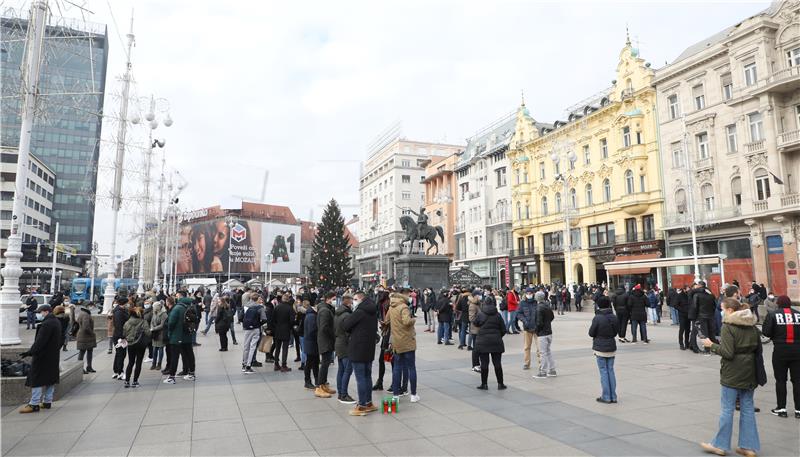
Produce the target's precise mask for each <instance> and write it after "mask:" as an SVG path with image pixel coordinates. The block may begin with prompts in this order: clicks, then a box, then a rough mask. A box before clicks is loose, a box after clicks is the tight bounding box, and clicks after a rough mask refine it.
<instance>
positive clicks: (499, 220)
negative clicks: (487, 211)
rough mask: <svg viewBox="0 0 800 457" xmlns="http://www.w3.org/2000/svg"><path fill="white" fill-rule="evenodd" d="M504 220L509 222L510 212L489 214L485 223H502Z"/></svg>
mask: <svg viewBox="0 0 800 457" xmlns="http://www.w3.org/2000/svg"><path fill="white" fill-rule="evenodd" d="M506 222H511V215H510V214H505V215H499V216H490V217H488V218H487V219H486V225H494V224H503V223H506Z"/></svg>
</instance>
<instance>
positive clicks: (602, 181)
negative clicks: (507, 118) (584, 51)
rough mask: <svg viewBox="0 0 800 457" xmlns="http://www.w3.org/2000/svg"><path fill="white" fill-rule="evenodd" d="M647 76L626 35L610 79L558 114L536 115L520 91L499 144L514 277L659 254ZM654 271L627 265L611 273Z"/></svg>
mask: <svg viewBox="0 0 800 457" xmlns="http://www.w3.org/2000/svg"><path fill="white" fill-rule="evenodd" d="M575 70H576V71H578V69H577V68H576V69H575ZM653 76H654V71H653V70H652V69H651V68H650V65H649V64H647V63H646V62H645V61H644V60H643V59H642V58H640V57H639V55H638V50H637V49H635V48H634V47H632V46H631V44H630V42H627V43H626V45H625V47H624V48H623V49H622V51H621V52H620V55H619V63H618V64H617V68H616V77H615V79H614V81H613V83H612V86H611V87H610V88H609V89H606V90H604V91H602V92H601V93H600V94H597V95H595V96H593V97H591V98H589V99H587V100H584V101H583V102H580V103H578V104H577V105H575V106H573V107H572V108H570V109H569V110H568V113H569V114H568V117H567V119H566V120H559V121H555V122H554V123H553V124H552V125H550V124H542V123H540V122H537V121H535V120H534V119H533V117H532V116H531V115H530V113H529V111H528V109H527V108H526V107H525V104H524V101H523V104H522V105H521V106H520V108H519V110H518V112H517V125H516V130H515V134H514V138H513V139H512V141H511V149H510V151H509V154H508V155H509V160H510V162H511V174H512V177H511V181H512V205H513V208H514V220H513V237H514V243H515V249H514V252H513V256H512V259H511V263H512V266H513V272H514V276H513V277H514V283H515V285H518V286H525V285H527V284H535V283H545V284H550V283H560V284H564V283H570V284H571V283H592V282H597V283H601V282H604V281H606V280H607V275H606V272H605V269H604V267H603V264H604V263H605V262H610V261H614V260H623V259H628V260H632V259H635V258H655V257H662V253H663V252H664V242H663V237H662V235H661V232H660V228H661V227H662V205H663V197H662V179H661V175H660V173H661V171H660V166H659V163H660V158H659V147H658V144H659V143H658V121H657V114H656V92H655V89H654V88H653V87H652V84H651V83H652V79H653ZM567 227H569V230H567ZM568 232H569V235H568V234H567V233H568ZM567 239H569V240H570V241H569V244H567V241H566V240H567ZM656 276H657V272H656V270H650V269H646V268H645V269H640V270H630V271H627V272H625V275H624V277H615V278H614V280H613V283H614V284H618V283H621V282H628V283H643V284H644V283H648V282H650V283H655V282H657V279H658V278H656Z"/></svg>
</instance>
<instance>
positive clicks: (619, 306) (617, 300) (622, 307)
mask: <svg viewBox="0 0 800 457" xmlns="http://www.w3.org/2000/svg"><path fill="white" fill-rule="evenodd" d="M595 301H597V299H595ZM612 303H613V304H614V311H615V312H616V313H617V321H619V342H620V343H628V342H629V341H628V338H626V337H625V335H626V334H627V332H628V320H629V319H630V318H631V314H630V310H629V309H628V294H627V293H626V292H625V288H624V287H622V286H619V287H617V290H616V291H615V292H614V298H613V299H612Z"/></svg>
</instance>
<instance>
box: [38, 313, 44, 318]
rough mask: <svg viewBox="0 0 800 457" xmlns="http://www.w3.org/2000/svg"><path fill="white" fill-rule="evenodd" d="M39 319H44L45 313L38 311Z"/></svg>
mask: <svg viewBox="0 0 800 457" xmlns="http://www.w3.org/2000/svg"><path fill="white" fill-rule="evenodd" d="M36 318H37V319H44V313H36Z"/></svg>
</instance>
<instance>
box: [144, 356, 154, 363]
mask: <svg viewBox="0 0 800 457" xmlns="http://www.w3.org/2000/svg"><path fill="white" fill-rule="evenodd" d="M152 361H153V359H151V358H150V357H148V358H146V359H144V363H150V362H152Z"/></svg>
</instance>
